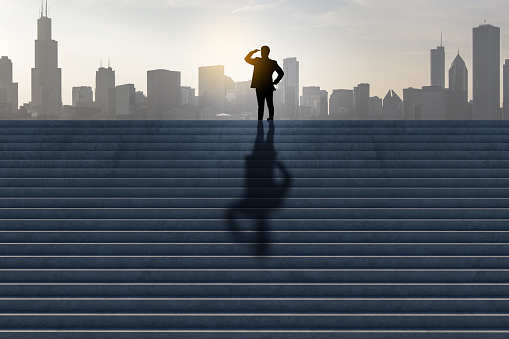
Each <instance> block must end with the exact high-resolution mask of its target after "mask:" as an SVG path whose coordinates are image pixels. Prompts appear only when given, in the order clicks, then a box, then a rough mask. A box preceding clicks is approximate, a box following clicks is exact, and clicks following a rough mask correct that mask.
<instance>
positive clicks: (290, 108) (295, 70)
mask: <svg viewBox="0 0 509 339" xmlns="http://www.w3.org/2000/svg"><path fill="white" fill-rule="evenodd" d="M283 71H284V72H285V76H284V78H283V80H282V81H281V85H280V86H279V88H281V93H280V95H281V103H282V104H283V105H282V106H283V109H284V112H282V114H281V117H282V118H283V119H289V120H293V119H296V118H297V109H298V107H299V88H300V87H299V86H300V85H299V76H300V74H299V61H297V58H286V59H284V60H283Z"/></svg>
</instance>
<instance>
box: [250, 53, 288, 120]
mask: <svg viewBox="0 0 509 339" xmlns="http://www.w3.org/2000/svg"><path fill="white" fill-rule="evenodd" d="M258 51H259V50H258V49H256V50H254V51H252V52H249V54H248V55H247V56H246V58H245V59H244V60H246V62H247V63H248V64H251V65H253V66H254V71H253V80H252V82H251V88H255V89H256V98H257V100H258V120H263V113H264V108H265V101H267V106H268V107H269V118H268V119H267V120H269V121H272V120H274V91H275V90H276V88H275V87H274V85H277V84H278V83H279V82H280V81H281V80H282V79H283V76H284V75H285V73H284V72H283V70H282V69H281V67H279V65H278V64H277V61H275V60H271V59H269V54H270V48H269V47H268V46H263V47H262V50H261V52H262V57H261V58H255V59H253V54H255V53H256V52H258ZM274 72H277V74H278V77H277V79H276V80H272V75H273V74H274Z"/></svg>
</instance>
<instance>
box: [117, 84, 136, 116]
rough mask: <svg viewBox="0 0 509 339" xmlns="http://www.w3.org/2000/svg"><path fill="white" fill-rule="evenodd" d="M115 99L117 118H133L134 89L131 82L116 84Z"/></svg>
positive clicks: (134, 111) (134, 105)
mask: <svg viewBox="0 0 509 339" xmlns="http://www.w3.org/2000/svg"><path fill="white" fill-rule="evenodd" d="M115 99H116V100H115V107H116V117H117V119H120V120H133V119H135V118H136V89H135V88H134V85H133V84H127V85H121V86H117V87H116V90H115Z"/></svg>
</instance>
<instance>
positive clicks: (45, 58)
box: [31, 2, 62, 116]
mask: <svg viewBox="0 0 509 339" xmlns="http://www.w3.org/2000/svg"><path fill="white" fill-rule="evenodd" d="M31 107H32V110H33V111H34V112H36V113H37V115H38V116H44V115H59V114H60V109H61V107H62V70H61V69H60V68H58V42H56V41H55V40H52V38H51V19H50V18H48V3H47V2H46V9H44V6H42V8H41V17H40V18H39V20H37V40H36V41H35V68H32V104H31Z"/></svg>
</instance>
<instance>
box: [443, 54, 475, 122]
mask: <svg viewBox="0 0 509 339" xmlns="http://www.w3.org/2000/svg"><path fill="white" fill-rule="evenodd" d="M449 102H450V107H449V117H448V119H449V120H472V117H471V116H469V109H468V69H467V65H466V63H465V61H464V60H463V58H462V57H461V56H460V53H459V51H458V55H457V56H456V58H455V59H454V61H453V62H452V65H451V68H450V70H449Z"/></svg>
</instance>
